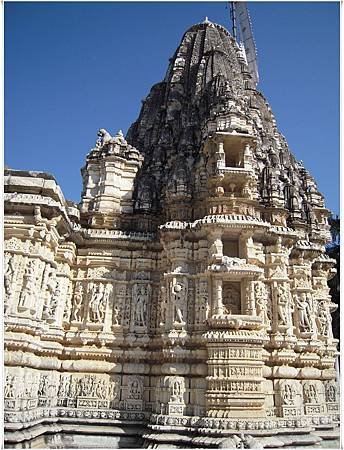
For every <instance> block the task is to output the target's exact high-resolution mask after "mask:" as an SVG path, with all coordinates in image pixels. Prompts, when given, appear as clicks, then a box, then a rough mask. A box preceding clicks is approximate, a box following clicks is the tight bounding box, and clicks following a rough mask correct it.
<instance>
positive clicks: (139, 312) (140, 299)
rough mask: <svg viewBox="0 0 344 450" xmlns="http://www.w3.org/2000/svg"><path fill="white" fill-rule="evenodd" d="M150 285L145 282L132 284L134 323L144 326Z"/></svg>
mask: <svg viewBox="0 0 344 450" xmlns="http://www.w3.org/2000/svg"><path fill="white" fill-rule="evenodd" d="M150 293H151V287H150V285H147V284H134V287H133V297H134V305H135V310H134V325H135V326H141V327H144V326H146V325H147V305H148V301H149V296H150Z"/></svg>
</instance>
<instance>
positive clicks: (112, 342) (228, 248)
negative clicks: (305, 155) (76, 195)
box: [5, 20, 339, 448]
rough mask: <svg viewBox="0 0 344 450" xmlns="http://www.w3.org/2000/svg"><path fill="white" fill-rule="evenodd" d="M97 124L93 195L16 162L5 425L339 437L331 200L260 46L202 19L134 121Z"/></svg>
mask: <svg viewBox="0 0 344 450" xmlns="http://www.w3.org/2000/svg"><path fill="white" fill-rule="evenodd" d="M98 135H99V139H98V140H97V143H96V146H95V147H94V148H93V149H92V150H91V151H90V153H89V154H88V155H87V158H86V164H85V166H84V167H83V169H82V177H83V192H82V200H81V203H80V204H79V205H75V204H73V203H72V202H69V201H66V200H65V199H64V197H63V194H62V192H61V190H60V188H59V186H58V185H57V184H56V181H55V180H54V178H53V177H52V176H50V175H48V174H45V173H39V172H23V171H17V170H6V174H5V188H6V194H5V237H6V240H5V263H6V265H5V311H6V312H5V347H6V352H5V362H6V366H7V367H6V379H5V422H6V425H5V426H6V433H5V438H6V439H7V440H8V441H9V442H18V441H21V440H24V439H29V438H30V437H34V436H37V435H39V434H41V433H44V432H47V431H54V430H55V431H56V430H65V431H66V430H67V431H68V430H70V425H71V424H78V427H79V429H80V430H81V431H82V430H83V428H82V427H83V426H84V425H87V426H88V427H89V426H90V425H92V426H93V430H94V431H93V432H94V433H97V430H98V431H99V430H100V428H99V427H100V426H101V427H104V426H107V427H108V430H109V431H108V432H109V433H112V434H116V430H117V429H118V427H121V428H123V427H124V428H125V429H126V430H128V433H129V432H131V431H130V430H132V429H133V426H135V427H136V430H141V434H143V435H144V441H141V443H143V444H142V445H151V446H155V445H157V446H159V445H160V443H165V444H166V443H174V444H175V445H179V446H181V447H184V448H185V447H188V446H198V447H202V446H204V447H207V446H213V447H216V446H218V445H227V446H229V447H230V446H234V445H236V443H237V442H238V440H239V441H240V440H244V441H245V442H246V443H245V445H251V444H252V443H253V442H254V440H260V442H261V444H262V445H267V444H268V443H269V445H271V443H272V442H274V444H275V446H277V447H279V448H281V447H282V446H283V445H290V444H293V443H294V444H295V443H296V441H302V443H303V445H304V444H307V443H308V444H312V443H315V442H317V441H319V440H320V436H322V437H326V436H327V437H330V436H333V435H334V434H335V432H334V431H333V430H335V429H336V427H337V425H338V420H339V408H338V383H337V381H336V372H335V369H334V362H335V358H336V355H337V350H336V344H337V341H336V340H335V339H334V338H333V335H332V328H331V312H332V311H333V310H334V309H335V305H334V304H333V303H332V302H331V298H330V296H329V289H328V286H327V280H328V279H329V278H330V277H331V276H332V274H333V265H334V263H335V261H334V260H332V259H329V258H328V257H327V256H326V255H325V247H324V246H325V244H326V243H327V242H328V241H329V240H330V233H329V226H328V223H327V217H328V215H329V211H328V210H327V209H326V208H325V207H324V200H323V197H322V195H321V194H320V193H319V192H318V190H317V187H316V183H315V181H314V179H313V178H312V176H311V175H310V174H309V172H308V171H307V170H306V169H305V168H304V167H303V165H302V163H300V162H297V161H296V160H295V158H294V156H293V155H292V154H291V153H290V151H289V148H288V144H287V142H286V140H285V138H284V137H283V136H282V135H281V134H280V132H279V131H278V129H277V127H276V123H275V119H274V116H273V114H272V111H271V109H270V107H269V105H268V103H267V101H266V100H265V98H264V97H263V95H262V94H261V93H260V92H258V91H257V89H256V87H255V84H254V83H253V80H252V78H251V75H250V73H249V71H248V67H247V63H246V57H245V52H244V50H243V48H242V47H241V46H240V45H238V44H237V42H236V41H235V40H234V39H233V37H231V35H230V34H229V33H228V31H227V30H226V29H225V28H223V27H222V26H220V25H217V24H214V23H211V22H210V21H208V20H206V21H204V22H202V23H200V24H197V25H194V26H193V27H191V28H190V29H189V30H188V31H187V32H186V33H185V34H184V36H183V38H182V41H181V43H180V45H179V47H178V48H177V50H176V52H175V54H174V56H173V58H172V59H171V60H170V65H169V67H168V70H167V73H166V76H165V79H164V80H163V81H162V82H161V83H158V84H156V85H155V86H153V87H152V89H151V91H150V94H149V95H148V97H147V98H146V100H145V101H144V102H143V105H142V109H141V112H140V115H139V118H138V119H137V121H136V122H135V123H133V124H132V126H131V127H130V129H129V131H128V134H127V136H126V138H124V136H123V134H122V133H121V132H119V133H118V134H116V136H114V137H112V136H111V135H110V134H109V133H108V132H107V131H106V130H100V131H99V132H98ZM54 427H55V428H54ZM68 427H69V428H68ZM116 427H117V428H116ZM140 427H141V428H140ZM103 430H104V428H102V432H103ZM114 430H115V431H114ZM142 430H143V431H142ZM295 431H297V433H295ZM136 432H137V433H138V431H136ZM241 433H244V435H245V436H246V437H242V436H241V437H238V436H239V435H241ZM279 433H287V434H279ZM288 433H289V434H288ZM276 435H278V437H276ZM269 436H270V437H269ZM271 436H275V437H274V438H272V437H271ZM297 436H299V437H297ZM224 439H228V440H227V441H226V443H224V444H221V441H223V440H224ZM273 439H275V440H274V441H273Z"/></svg>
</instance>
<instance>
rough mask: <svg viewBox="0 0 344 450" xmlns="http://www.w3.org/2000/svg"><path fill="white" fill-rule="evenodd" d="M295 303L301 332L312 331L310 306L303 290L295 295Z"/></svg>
mask: <svg viewBox="0 0 344 450" xmlns="http://www.w3.org/2000/svg"><path fill="white" fill-rule="evenodd" d="M295 304H296V307H297V318H298V324H299V328H300V331H301V332H312V331H313V329H312V319H311V308H310V304H309V302H308V301H307V296H306V294H305V293H304V292H302V293H301V294H300V295H295Z"/></svg>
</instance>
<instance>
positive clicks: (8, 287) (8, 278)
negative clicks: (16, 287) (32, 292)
mask: <svg viewBox="0 0 344 450" xmlns="http://www.w3.org/2000/svg"><path fill="white" fill-rule="evenodd" d="M6 256H7V258H6ZM5 264H6V269H5V273H4V287H5V293H6V295H7V296H10V295H11V294H12V289H13V278H14V274H15V267H14V262H13V255H10V254H9V253H7V254H6V255H5Z"/></svg>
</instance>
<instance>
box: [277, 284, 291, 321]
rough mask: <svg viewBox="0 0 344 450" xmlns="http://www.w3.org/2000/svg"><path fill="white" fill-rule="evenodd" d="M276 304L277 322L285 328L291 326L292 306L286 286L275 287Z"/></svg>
mask: <svg viewBox="0 0 344 450" xmlns="http://www.w3.org/2000/svg"><path fill="white" fill-rule="evenodd" d="M276 302H277V311H278V322H279V324H280V325H284V326H287V327H291V326H292V312H293V305H292V301H291V295H290V291H289V289H288V287H287V286H286V284H278V285H277V287H276Z"/></svg>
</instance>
